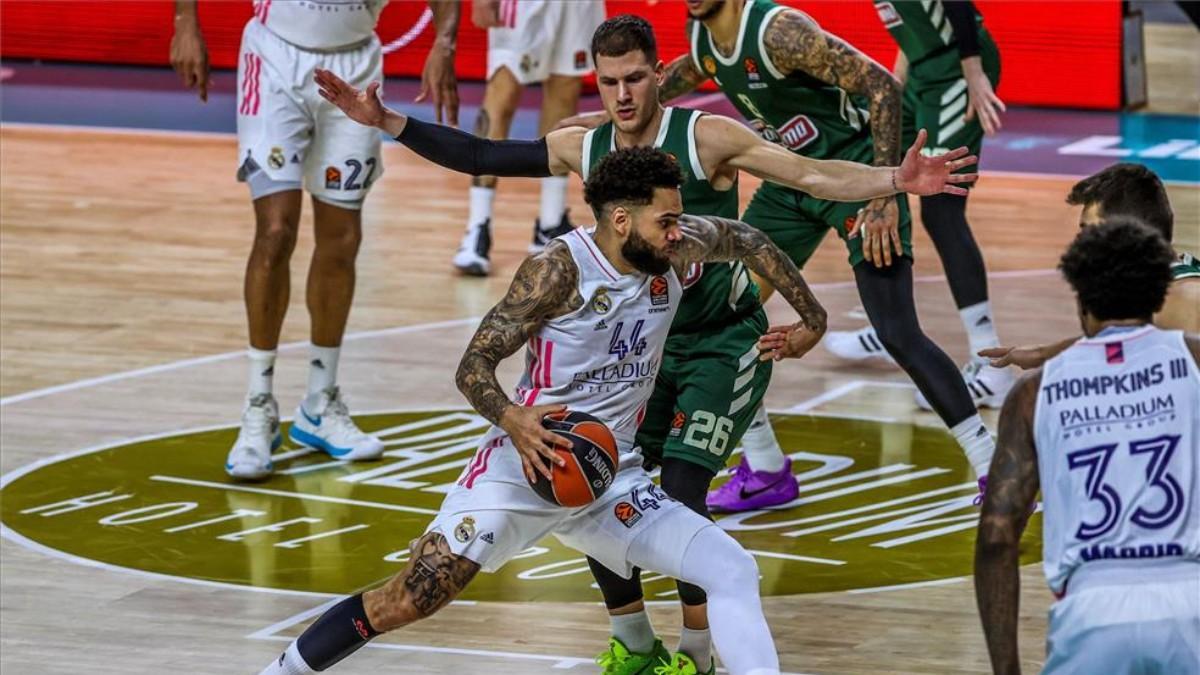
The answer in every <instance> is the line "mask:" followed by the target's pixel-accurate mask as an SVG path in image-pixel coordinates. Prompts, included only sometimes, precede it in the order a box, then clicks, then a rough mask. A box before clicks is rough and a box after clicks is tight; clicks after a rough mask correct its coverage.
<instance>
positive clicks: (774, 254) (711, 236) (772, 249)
mask: <svg viewBox="0 0 1200 675" xmlns="http://www.w3.org/2000/svg"><path fill="white" fill-rule="evenodd" d="M679 229H680V230H681V231H682V233H683V239H682V240H681V241H680V242H679V243H677V244H676V245H675V247H674V250H673V252H672V257H673V258H674V259H675V262H676V267H677V269H685V268H686V267H687V265H688V264H689V263H693V262H727V261H731V260H741V261H742V262H743V263H744V264H745V265H746V267H747V268H749V269H750V270H751V271H753V272H754V273H755V274H757V275H759V276H760V277H762V278H764V279H766V280H767V281H770V282H771V283H772V284H774V285H775V288H776V289H777V290H778V291H779V293H780V294H782V295H783V297H784V298H785V299H786V300H787V301H788V304H790V305H791V306H792V308H793V309H795V310H796V312H797V313H798V314H799V315H800V320H801V322H802V323H803V324H804V325H805V326H806V327H807V328H808V329H809V330H812V331H815V332H824V330H825V319H826V316H825V308H824V307H822V306H821V303H820V302H818V301H817V298H816V296H814V295H813V293H812V290H810V289H809V287H808V284H807V283H805V281H804V277H803V276H801V275H800V270H799V269H797V268H796V264H795V263H793V262H792V260H791V258H788V257H787V255H786V254H784V252H783V251H781V250H779V247H778V246H776V245H775V244H773V243H771V240H770V239H768V238H767V235H765V234H763V233H762V231H761V230H758V229H756V228H754V227H751V226H749V225H747V224H746V223H743V222H741V221H740V220H730V219H728V218H717V217H715V216H703V217H701V216H692V215H686V214H685V215H683V216H680V218H679Z"/></svg>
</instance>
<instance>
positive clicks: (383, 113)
mask: <svg viewBox="0 0 1200 675" xmlns="http://www.w3.org/2000/svg"><path fill="white" fill-rule="evenodd" d="M313 81H314V82H316V83H317V89H318V90H319V91H320V93H321V97H322V98H324V99H325V100H326V101H329V102H330V103H332V104H334V105H335V106H337V107H338V108H340V109H341V111H342V112H344V113H346V117H349V118H350V119H352V120H354V121H355V122H358V123H359V124H363V125H366V126H368V127H379V128H383V123H384V120H385V119H386V118H387V112H388V111H387V108H385V107H383V102H382V101H380V100H379V83H378V82H372V83H371V84H369V85H367V89H366V91H363V90H361V89H357V88H355V87H354V86H353V85H351V84H350V83H348V82H346V81H345V80H343V79H342V78H340V77H338V76H337V75H334V74H333V73H332V72H330V71H328V70H324V69H321V68H317V69H316V70H315V71H313Z"/></svg>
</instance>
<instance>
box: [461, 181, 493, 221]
mask: <svg viewBox="0 0 1200 675" xmlns="http://www.w3.org/2000/svg"><path fill="white" fill-rule="evenodd" d="M495 199H496V188H486V187H476V186H474V185H472V186H471V206H470V211H468V212H467V229H471V228H472V227H474V226H476V225H478V224H480V223H482V222H483V221H485V220H487V219H488V218H491V217H492V202H493V201H494V200H495Z"/></svg>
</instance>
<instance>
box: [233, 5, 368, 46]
mask: <svg viewBox="0 0 1200 675" xmlns="http://www.w3.org/2000/svg"><path fill="white" fill-rule="evenodd" d="M253 1H254V17H255V19H257V20H258V21H259V22H261V23H262V24H263V25H264V26H266V27H267V30H269V31H271V32H272V33H274V34H275V35H277V36H279V37H280V38H282V39H283V40H285V41H287V42H290V43H291V44H293V45H296V46H297V47H300V48H303V49H320V50H336V49H339V48H342V47H349V46H353V45H358V44H361V43H363V42H365V41H366V40H369V39H370V38H371V36H372V35H373V34H374V33H375V24H376V23H378V22H379V13H380V12H382V11H383V6H384V5H386V4H387V0H253Z"/></svg>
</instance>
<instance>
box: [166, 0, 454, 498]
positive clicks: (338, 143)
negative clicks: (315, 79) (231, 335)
mask: <svg viewBox="0 0 1200 675" xmlns="http://www.w3.org/2000/svg"><path fill="white" fill-rule="evenodd" d="M385 3H386V0H306V1H305V2H286V1H282V0H256V2H255V3H254V15H253V17H252V18H251V19H250V20H249V21H248V22H247V23H246V28H245V30H244V31H243V32H242V45H241V52H240V56H239V59H238V79H237V81H238V92H239V94H238V116H237V130H238V172H237V176H238V180H240V181H243V182H245V183H246V184H247V185H249V187H250V198H251V200H252V201H253V203H254V216H255V235H254V246H253V248H252V249H251V251H250V260H249V262H248V263H247V265H246V278H245V301H246V316H247V318H248V320H249V325H250V348H249V358H250V378H249V379H250V385H249V391H248V393H247V396H246V404H245V407H244V409H243V412H242V425H241V431H240V432H239V433H238V437H237V440H236V441H235V442H234V445H233V448H232V449H231V450H230V452H229V457H228V459H227V460H226V463H225V470H226V471H227V472H228V473H229V474H230V475H231V476H233V477H234V478H237V479H246V480H256V479H262V478H265V477H267V476H269V475H270V474H271V472H272V470H273V465H272V462H271V451H272V450H273V449H275V448H277V447H278V446H279V445H280V444H281V443H282V442H283V437H282V435H281V434H280V426H279V406H278V404H277V403H276V402H275V397H274V393H273V390H272V376H273V375H274V372H275V353H276V347H277V346H278V344H279V333H280V330H281V328H282V326H283V318H284V314H285V313H286V311H287V306H288V300H289V295H290V288H289V278H290V274H289V271H288V265H289V261H290V259H291V255H292V250H293V249H294V247H295V245H296V237H297V234H298V229H299V225H300V210H301V204H302V199H301V198H302V189H307V190H308V192H309V193H310V194H311V195H312V208H313V221H314V226H315V227H314V229H315V235H316V245H315V247H314V250H313V259H312V263H311V265H310V266H309V273H308V288H307V298H306V299H307V304H308V309H309V314H310V317H311V331H312V332H311V338H312V347H311V351H312V354H311V359H310V370H309V376H308V393H307V396H305V398H304V399H303V400H302V401H301V403H300V405H299V406H298V407H297V409H296V416H295V420H294V422H293V423H292V426H291V430H290V432H289V435H290V436H291V439H292V440H293V441H294V442H296V443H298V444H300V445H306V446H310V447H313V448H317V449H319V450H322V451H324V452H326V453H328V454H330V455H332V456H334V457H337V458H339V459H347V460H360V459H375V458H377V457H379V455H380V453H382V452H383V444H382V443H381V442H380V441H379V439H377V438H375V437H374V436H370V435H368V434H365V433H363V432H362V431H361V430H360V429H359V428H358V426H357V425H355V423H354V421H353V420H352V419H351V417H350V414H349V412H348V410H347V407H346V403H345V401H344V400H343V398H342V395H341V392H340V389H339V388H338V386H337V368H338V358H339V355H340V350H341V343H342V335H343V334H344V332H345V329H346V319H347V317H348V316H349V313H350V304H351V300H352V298H353V296H354V281H355V269H354V266H355V258H356V257H357V254H358V247H359V244H360V242H361V241H362V217H361V213H362V212H361V209H362V203H363V200H364V199H365V198H366V196H367V192H368V191H369V190H370V189H371V185H372V183H374V182H375V181H376V180H377V179H378V178H379V176H380V175H382V174H383V164H382V158H381V157H380V153H379V147H380V138H379V133H378V132H377V131H375V130H373V129H366V128H363V127H362V126H360V125H359V124H356V123H355V122H354V121H352V120H350V119H349V118H347V117H346V116H345V115H344V114H343V113H342V112H341V111H340V110H338V109H337V107H335V106H331V105H328V104H326V103H325V102H324V101H322V100H321V99H320V97H318V96H316V95H315V93H314V91H313V87H312V72H313V69H315V68H318V67H320V68H338V69H339V72H342V73H343V74H345V75H346V76H347V77H348V78H350V79H351V80H352V81H356V82H359V83H363V84H365V83H367V82H379V81H380V80H381V79H382V76H383V69H382V68H383V53H382V50H381V48H380V44H379V38H378V37H377V36H376V35H375V24H376V22H377V21H378V18H379V13H380V12H381V11H382V10H383V6H384V4H385ZM430 6H431V7H432V8H433V10H434V17H435V21H436V25H437V33H438V37H437V41H436V42H435V44H434V46H433V48H432V49H431V50H430V53H429V58H428V60H427V61H426V65H425V78H424V80H425V81H424V82H423V87H422V96H424V95H426V94H427V93H432V94H433V97H434V99H435V107H436V108H437V114H438V118H439V119H440V118H441V114H442V107H443V105H445V106H446V107H447V108H448V112H450V116H451V118H452V119H454V118H456V116H457V105H458V101H457V95H456V91H457V90H456V86H455V81H454V65H453V58H454V56H453V55H454V44H455V42H454V40H455V32H456V30H457V27H458V12H459V6H458V3H457V2H456V1H454V0H441V1H438V2H435V1H433V0H431V1H430ZM171 63H172V65H173V66H174V67H175V69H176V70H177V71H178V72H179V74H180V76H181V77H182V78H183V80H184V84H185V85H186V86H188V87H189V88H191V87H195V88H196V89H197V90H198V92H199V95H200V99H201V100H203V101H207V99H208V76H209V73H208V54H207V49H206V47H205V43H204V37H203V34H202V33H201V31H200V24H199V20H198V18H197V14H196V4H195V0H176V3H175V35H174V37H173V38H172V40H171Z"/></svg>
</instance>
